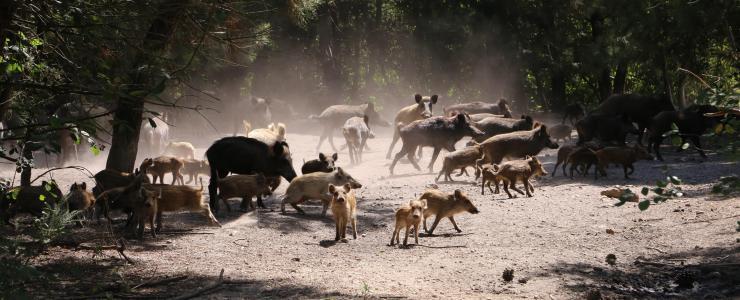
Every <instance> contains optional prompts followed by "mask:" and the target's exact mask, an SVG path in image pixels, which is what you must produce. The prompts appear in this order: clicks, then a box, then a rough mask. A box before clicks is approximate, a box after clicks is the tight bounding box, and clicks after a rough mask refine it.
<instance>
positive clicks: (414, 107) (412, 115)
mask: <svg viewBox="0 0 740 300" xmlns="http://www.w3.org/2000/svg"><path fill="white" fill-rule="evenodd" d="M438 99H439V97H438V96H437V95H432V96H431V97H422V96H421V95H420V94H416V95H414V101H416V104H411V105H409V106H406V107H404V108H401V110H399V111H398V113H396V118H395V119H394V121H393V124H399V123H401V124H409V123H411V122H413V121H416V120H423V119H426V118H429V117H431V116H433V115H434V114H433V113H432V106H434V105H435V104H437V100H438ZM400 138H401V136H400V135H399V132H398V127H396V128H395V129H394V130H393V141H391V145H390V146H389V147H388V152H387V153H386V154H385V158H386V159H390V158H391V152H392V151H393V147H395V146H396V143H397V142H398V139H400Z"/></svg>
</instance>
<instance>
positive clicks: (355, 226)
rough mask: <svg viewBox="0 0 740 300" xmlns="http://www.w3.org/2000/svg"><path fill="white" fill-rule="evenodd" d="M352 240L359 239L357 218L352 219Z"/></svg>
mask: <svg viewBox="0 0 740 300" xmlns="http://www.w3.org/2000/svg"><path fill="white" fill-rule="evenodd" d="M352 238H353V239H355V240H356V239H357V217H355V216H353V217H352Z"/></svg>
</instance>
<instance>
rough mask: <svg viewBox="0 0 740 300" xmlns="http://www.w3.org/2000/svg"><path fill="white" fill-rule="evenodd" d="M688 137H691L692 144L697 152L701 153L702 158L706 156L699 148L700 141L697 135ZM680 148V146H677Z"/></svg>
mask: <svg viewBox="0 0 740 300" xmlns="http://www.w3.org/2000/svg"><path fill="white" fill-rule="evenodd" d="M689 139H691V142H692V143H694V146H695V147H696V151H698V152H699V155H701V157H702V158H707V155H706V154H705V153H704V150H703V149H702V148H701V141H700V140H699V137H698V136H692V137H690V138H689ZM678 148H679V149H681V147H678Z"/></svg>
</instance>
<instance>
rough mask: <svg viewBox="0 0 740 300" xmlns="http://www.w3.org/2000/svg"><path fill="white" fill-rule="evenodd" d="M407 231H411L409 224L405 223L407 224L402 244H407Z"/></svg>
mask: <svg viewBox="0 0 740 300" xmlns="http://www.w3.org/2000/svg"><path fill="white" fill-rule="evenodd" d="M409 231H411V226H408V225H407V226H406V236H405V237H404V238H403V245H404V246H406V245H408V241H409Z"/></svg>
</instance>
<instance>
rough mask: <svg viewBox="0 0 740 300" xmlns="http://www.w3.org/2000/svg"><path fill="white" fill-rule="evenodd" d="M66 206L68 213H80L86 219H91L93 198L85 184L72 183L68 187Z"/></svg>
mask: <svg viewBox="0 0 740 300" xmlns="http://www.w3.org/2000/svg"><path fill="white" fill-rule="evenodd" d="M67 205H68V208H69V211H81V212H82V214H83V215H84V216H85V217H86V218H88V219H90V218H91V217H92V212H93V209H94V206H95V196H93V194H92V193H91V192H89V191H88V190H87V183H85V182H83V183H80V184H77V182H75V183H72V186H70V187H69V194H67ZM80 224H81V223H80Z"/></svg>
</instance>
